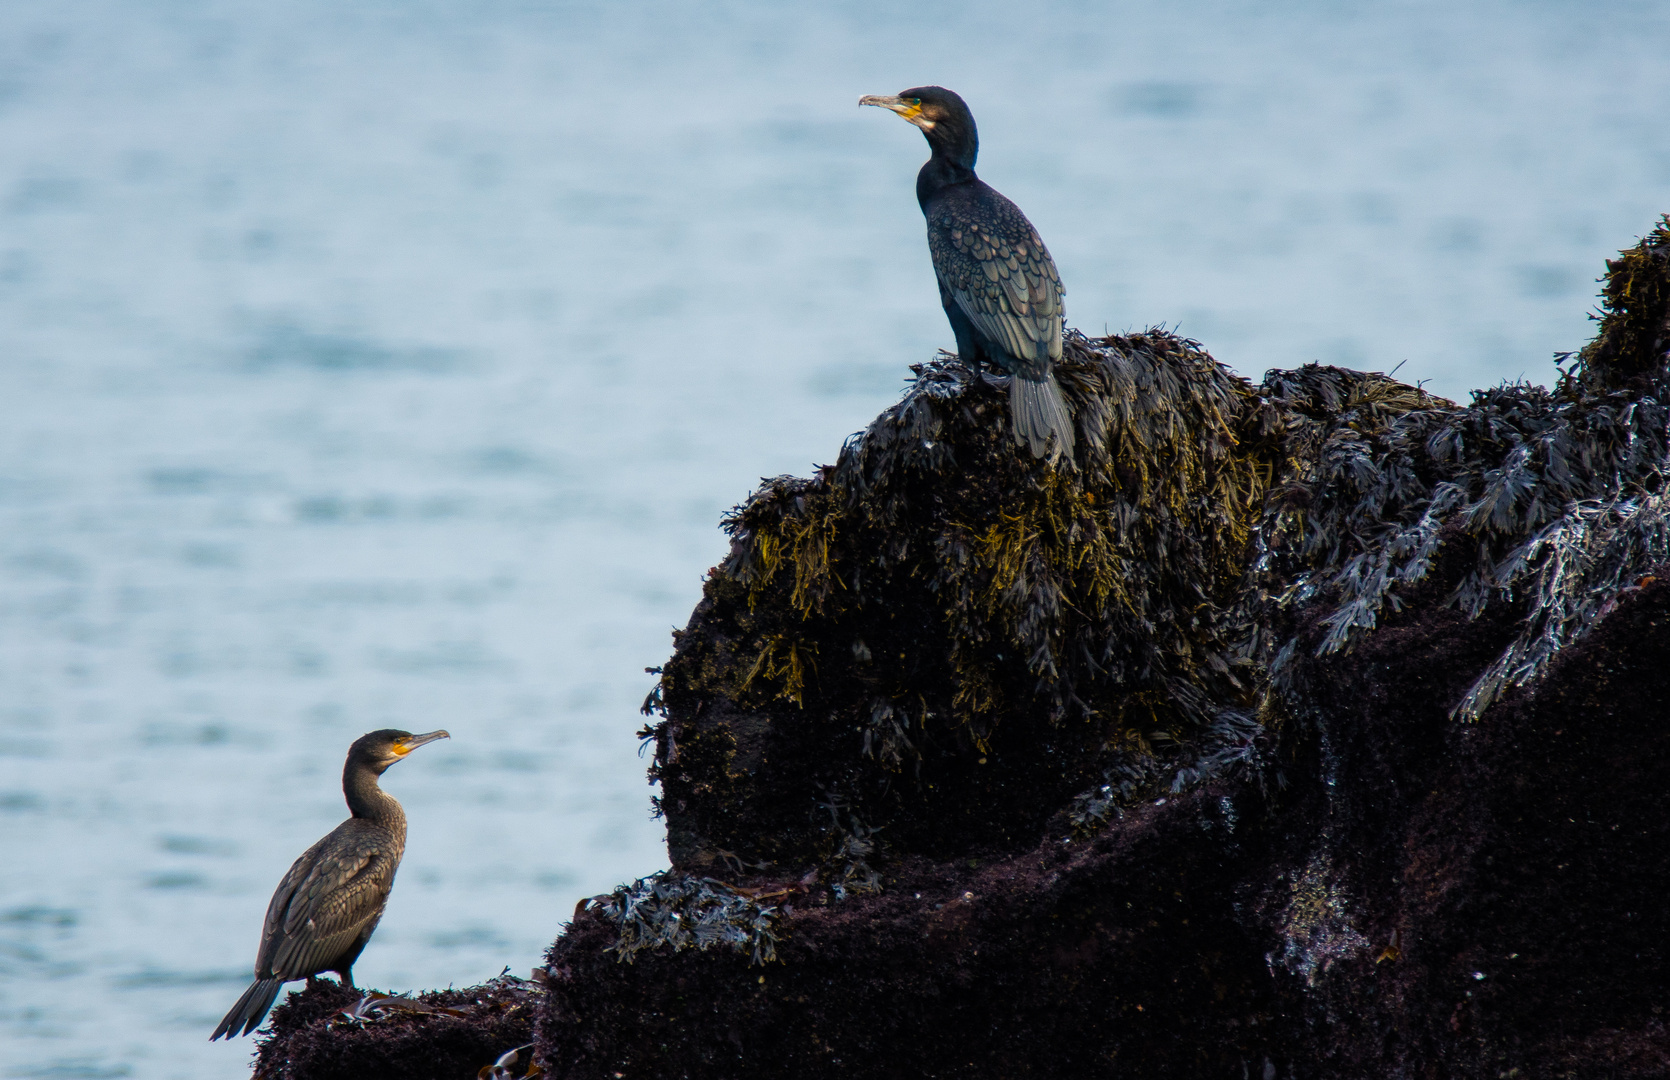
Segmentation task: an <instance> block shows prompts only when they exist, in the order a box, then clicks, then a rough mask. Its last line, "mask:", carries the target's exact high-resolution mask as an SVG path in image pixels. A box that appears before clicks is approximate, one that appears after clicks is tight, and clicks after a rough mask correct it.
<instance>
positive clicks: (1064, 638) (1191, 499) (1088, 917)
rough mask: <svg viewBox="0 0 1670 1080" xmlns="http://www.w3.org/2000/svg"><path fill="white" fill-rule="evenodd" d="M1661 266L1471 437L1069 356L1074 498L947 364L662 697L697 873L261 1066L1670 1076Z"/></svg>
mask: <svg viewBox="0 0 1670 1080" xmlns="http://www.w3.org/2000/svg"><path fill="white" fill-rule="evenodd" d="M1666 250H1670V232H1667V231H1666V229H1665V228H1663V227H1661V228H1660V229H1659V230H1658V231H1656V232H1655V233H1654V234H1653V235H1652V236H1651V237H1649V238H1648V240H1647V241H1646V242H1644V243H1643V244H1642V245H1640V246H1639V247H1638V248H1636V249H1632V251H1630V252H1625V253H1623V255H1622V256H1621V257H1620V259H1619V260H1617V261H1616V262H1613V263H1611V264H1609V267H1610V269H1611V275H1610V277H1609V281H1608V289H1607V293H1606V294H1605V301H1604V303H1605V313H1604V317H1603V319H1602V322H1601V327H1600V333H1599V335H1598V336H1597V338H1596V343H1595V344H1594V345H1591V346H1590V348H1588V349H1586V350H1585V351H1584V352H1583V353H1582V354H1579V356H1578V357H1577V358H1576V361H1575V363H1574V364H1573V366H1572V368H1571V370H1570V371H1569V372H1568V373H1567V374H1566V375H1565V377H1564V378H1563V379H1562V380H1561V382H1560V384H1559V385H1558V386H1557V387H1555V389H1553V390H1552V391H1550V390H1544V389H1542V388H1540V387H1531V386H1504V387H1499V388H1496V389H1493V390H1490V391H1481V392H1479V393H1478V394H1477V395H1475V399H1474V400H1473V401H1472V402H1471V403H1469V404H1467V405H1465V406H1461V405H1455V404H1452V403H1450V402H1446V401H1442V400H1440V399H1436V398H1433V397H1431V396H1430V395H1426V394H1424V393H1422V392H1421V391H1420V390H1419V389H1418V388H1415V387H1409V386H1405V385H1403V384H1399V383H1396V382H1395V381H1393V380H1391V379H1388V378H1386V377H1384V376H1378V375H1372V374H1364V373H1357V372H1349V371H1345V370H1342V369H1332V368H1321V367H1317V366H1314V365H1313V366H1311V367H1307V368H1303V369H1299V370H1296V371H1285V372H1271V373H1269V374H1268V375H1267V376H1266V378H1265V380H1264V382H1263V383H1262V384H1261V385H1256V386H1255V385H1252V384H1249V383H1247V382H1245V381H1244V380H1240V379H1238V378H1236V377H1234V376H1233V375H1231V374H1229V373H1228V372H1226V371H1225V370H1224V369H1222V368H1221V367H1219V366H1218V365H1217V364H1216V363H1215V362H1213V361H1212V360H1211V358H1210V357H1209V356H1207V355H1206V354H1205V353H1204V351H1202V350H1201V349H1200V348H1199V346H1198V345H1196V344H1194V343H1192V342H1187V341H1182V340H1180V339H1177V338H1174V337H1171V336H1169V335H1166V334H1164V333H1162V332H1158V331H1153V332H1150V333H1148V334H1144V335H1137V336H1133V337H1124V338H1106V339H1098V340H1094V341H1092V340H1089V339H1084V338H1074V339H1073V340H1072V342H1071V343H1070V348H1069V350H1068V357H1067V359H1066V361H1065V362H1064V365H1063V373H1062V383H1063V385H1064V387H1065V388H1066V392H1067V394H1068V396H1069V398H1070V399H1071V401H1072V403H1073V406H1074V411H1075V416H1076V418H1077V420H1078V423H1079V425H1080V432H1079V435H1080V439H1079V445H1080V457H1079V460H1078V461H1077V463H1076V466H1075V467H1074V468H1072V469H1062V470H1054V469H1050V468H1049V467H1047V466H1045V465H1043V464H1040V463H1038V462H1035V461H1033V460H1032V459H1031V458H1030V457H1029V456H1023V455H1022V454H1021V453H1020V452H1018V451H1017V450H1016V449H1015V448H1014V447H1013V446H1012V445H1010V444H1009V443H1008V442H1007V441H1006V438H1005V435H1006V427H1005V425H1003V424H1002V423H1001V422H1000V419H1001V416H1002V414H1001V403H1002V400H1003V398H1002V395H1001V390H1000V388H999V387H997V386H994V385H993V384H992V382H991V380H989V379H987V378H984V377H983V376H982V375H981V374H980V373H978V372H972V371H969V370H967V369H965V368H963V367H962V366H961V365H960V364H958V363H957V362H956V361H955V360H954V359H953V358H945V359H942V360H941V361H938V362H936V363H935V364H931V365H924V366H923V368H922V369H920V370H919V373H918V379H917V383H916V386H915V388H914V389H913V390H912V391H911V392H910V393H908V394H907V395H906V397H905V399H904V400H903V401H901V403H900V404H899V405H898V406H895V407H894V409H892V410H890V411H889V412H888V413H885V414H883V416H882V417H879V418H878V419H877V421H876V423H875V424H874V425H872V426H871V428H870V429H869V430H868V431H866V432H865V433H863V434H862V435H861V436H858V437H855V439H854V440H853V441H852V442H850V443H849V444H848V446H847V447H846V448H844V449H843V451H842V454H841V456H840V459H839V460H838V461H837V463H836V465H834V466H831V467H829V468H826V469H824V470H821V471H820V473H819V474H818V475H817V476H815V477H813V478H811V479H806V480H802V479H794V478H779V479H778V480H774V481H769V482H767V484H766V485H765V486H764V487H762V489H761V490H760V492H758V493H756V495H755V496H754V498H753V499H751V500H750V501H749V503H747V504H745V505H744V506H742V507H739V508H738V510H737V512H736V513H735V515H734V516H733V518H732V519H731V530H732V535H733V546H732V551H731V554H730V556H729V558H728V559H727V560H726V562H725V563H724V564H722V565H721V566H719V567H716V568H715V569H714V571H713V573H712V575H711V577H710V580H709V582H708V583H707V587H706V590H705V594H704V599H703V601H702V604H701V606H699V607H698V609H697V610H696V612H695V613H694V615H693V617H692V620H691V623H690V625H689V626H688V627H687V628H686V629H685V630H684V631H683V632H681V634H680V635H679V636H678V639H677V642H676V651H675V655H674V657H673V658H672V660H670V661H669V663H668V664H667V665H666V668H665V670H664V672H663V675H662V679H661V683H660V686H659V687H658V690H657V693H656V695H654V696H652V700H651V702H650V703H648V704H649V709H650V711H651V712H652V713H654V716H655V718H654V722H653V723H652V726H651V727H649V728H647V729H646V730H645V732H644V735H645V737H646V738H647V739H651V740H653V743H654V749H655V764H654V767H653V769H652V776H653V777H654V778H656V779H657V780H659V781H660V783H661V784H662V788H663V791H662V796H661V799H660V803H659V806H660V808H661V809H662V810H663V811H664V813H665V815H666V817H667V820H668V832H669V847H670V850H671V854H672V857H673V864H674V867H673V870H672V871H670V872H669V873H668V874H666V875H661V876H657V877H653V878H650V879H646V880H644V881H641V882H637V883H634V884H633V885H631V886H623V887H622V888H621V889H620V890H617V891H616V892H615V893H614V894H613V895H612V896H608V897H598V898H594V899H593V900H591V901H589V902H587V903H586V904H583V905H582V907H581V908H580V909H579V910H578V911H577V912H576V916H575V920H574V921H573V923H572V924H571V925H569V926H568V927H567V928H566V931H565V933H564V934H563V936H562V937H560V938H559V939H558V940H557V942H556V944H555V945H554V946H553V947H552V949H551V952H550V954H549V957H548V967H547V968H546V970H545V975H546V978H545V980H544V983H543V985H542V986H541V987H538V988H533V987H531V986H530V987H527V988H525V989H517V990H515V991H514V993H512V991H510V990H508V989H505V988H504V987H502V986H500V984H492V985H493V986H500V989H497V990H492V991H491V993H490V994H489V995H488V1001H487V1004H478V1005H476V1006H472V1008H476V1009H477V1010H478V1012H477V1013H471V1014H469V1015H468V1016H466V1017H441V1018H437V1017H435V1016H433V1015H428V1014H425V1015H408V1014H404V1013H390V1014H388V1015H386V1016H383V1017H377V1018H373V1019H372V1020H370V1021H368V1022H366V1023H364V1024H363V1026H354V1025H352V1024H350V1023H346V1022H344V1021H342V1020H340V1019H334V1020H333V1019H332V1018H331V1017H332V1015H333V1013H332V1009H333V1008H334V1009H336V1010H339V1009H340V1005H336V1006H332V1005H331V1004H330V1003H329V1002H327V1001H326V998H327V997H328V996H329V993H330V992H331V991H329V990H327V989H325V988H324V987H322V986H321V987H317V988H314V989H311V990H309V991H308V992H307V994H304V995H302V996H301V997H300V998H297V999H294V1001H293V1004H292V1005H290V1006H287V1007H286V1009H284V1010H281V1011H279V1012H277V1013H275V1020H274V1024H275V1028H274V1034H273V1035H272V1036H271V1037H270V1038H269V1039H268V1041H267V1042H266V1043H265V1044H264V1046H263V1050H262V1055H263V1057H262V1061H263V1063H264V1064H263V1068H267V1067H268V1066H267V1065H266V1064H265V1063H266V1062H267V1061H268V1059H269V1057H270V1058H271V1060H272V1062H274V1063H277V1062H281V1061H282V1062H283V1063H284V1065H283V1068H285V1069H288V1070H289V1071H286V1072H278V1071H271V1072H269V1073H267V1074H268V1075H273V1076H278V1075H284V1076H295V1077H303V1076H307V1077H313V1076H319V1077H323V1076H339V1075H340V1076H349V1075H353V1076H379V1075H430V1073H417V1072H403V1071H399V1070H397V1069H394V1068H393V1066H392V1065H390V1064H388V1063H389V1062H393V1061H395V1060H396V1058H397V1057H398V1056H399V1055H400V1054H402V1053H406V1051H405V1050H403V1049H399V1048H400V1047H405V1046H410V1047H413V1048H415V1047H419V1046H422V1045H425V1040H428V1041H429V1042H430V1043H432V1044H433V1046H434V1047H436V1048H438V1047H440V1046H442V1045H443V1044H445V1045H448V1046H453V1045H456V1046H457V1047H459V1048H460V1049H458V1050H457V1051H456V1052H457V1053H458V1054H466V1051H465V1050H464V1049H462V1048H463V1047H464V1040H465V1038H466V1034H465V1033H466V1029H471V1030H475V1031H477V1032H478V1033H480V1032H484V1031H485V1030H486V1029H487V1027H488V1026H490V1025H491V1024H493V1023H505V1022H507V1021H506V1020H505V1019H504V1018H507V1017H509V1016H510V1015H511V1014H512V1013H515V1015H516V1016H517V1017H518V1018H520V1017H521V1016H523V1015H525V1013H526V1012H530V1011H531V1012H536V1013H537V1021H536V1023H535V1025H534V1034H533V1036H532V1038H533V1039H534V1041H535V1043H536V1047H535V1056H536V1058H537V1060H538V1061H539V1062H540V1063H541V1065H542V1067H543V1069H544V1071H545V1073H546V1074H547V1075H551V1076H560V1077H575V1078H590V1077H599V1078H602V1077H630V1076H656V1077H693V1078H694V1077H736V1076H783V1075H795V1076H804V1077H824V1076H828V1077H848V1076H853V1075H860V1076H869V1075H913V1076H915V1075H919V1076H924V1077H934V1076H938V1077H998V1076H1003V1077H1011V1076H1025V1075H1035V1076H1059V1075H1074V1074H1081V1073H1088V1074H1091V1075H1129V1076H1145V1077H1146V1076H1191V1077H1193V1076H1227V1077H1243V1076H1245V1077H1261V1078H1268V1077H1289V1076H1294V1077H1311V1076H1316V1077H1320V1076H1328V1077H1385V1076H1407V1077H1451V1076H1455V1077H1493V1078H1495V1077H1566V1076H1574V1077H1575V1076H1581V1077H1587V1076H1597V1075H1603V1076H1619V1077H1648V1076H1661V1075H1665V1074H1666V1073H1667V1072H1670V1034H1667V1031H1666V1028H1665V1014H1664V1010H1665V1008H1666V1007H1670V1001H1667V1000H1666V991H1665V987H1666V986H1670V963H1667V957H1666V947H1665V945H1664V944H1663V943H1664V942H1665V941H1666V938H1667V931H1670V907H1667V905H1666V904H1665V902H1664V897H1665V896H1666V895H1667V894H1670V889H1667V886H1670V873H1667V872H1666V869H1665V867H1666V856H1665V854H1664V853H1665V852H1667V851H1670V813H1667V812H1666V810H1665V807H1666V806H1670V767H1667V766H1670V725H1667V724H1666V723H1665V716H1666V712H1665V708H1666V707H1665V704H1664V703H1665V702H1666V701H1670V634H1667V632H1666V631H1667V630H1670V577H1663V578H1661V576H1660V572H1661V568H1662V567H1663V566H1664V564H1665V562H1666V561H1667V559H1670V523H1667V522H1670V514H1667V513H1666V508H1665V506H1664V505H1663V502H1662V499H1663V494H1662V492H1661V485H1662V478H1663V470H1664V467H1665V465H1666V463H1667V461H1670V457H1667V451H1670V430H1667V427H1670V411H1667V409H1666V407H1665V405H1664V404H1663V403H1664V402H1665V401H1670V377H1667V375H1666V364H1665V346H1666V343H1667V342H1670V333H1666V319H1667V316H1666V314H1665V312H1666V308H1665V305H1664V304H1663V303H1661V302H1660V300H1662V298H1663V297H1664V296H1667V295H1670V291H1667V290H1666V289H1665V288H1664V286H1665V284H1666V282H1667V281H1670V277H1667V276H1666V275H1667V270H1666V268H1667V267H1670V258H1666V257H1665V254H1664V253H1665V251H1666ZM462 993H465V994H469V993H474V992H473V991H466V992H462ZM493 994H498V995H501V997H503V996H504V995H510V996H509V997H504V998H503V1003H502V1005H494V1004H492V1002H494V1001H498V1000H499V998H494V997H493V996H492V995H493ZM516 995H521V996H520V997H516ZM510 997H516V1001H517V1004H515V1005H514V1006H513V1005H511V1004H510ZM495 1009H497V1010H499V1011H497V1012H495V1011H494V1010H495ZM480 1010H485V1011H480ZM495 1017H497V1018H498V1019H495ZM516 1022H517V1023H521V1022H522V1021H521V1020H520V1019H518V1020H517V1021H516ZM446 1024H455V1025H456V1030H455V1029H454V1028H451V1027H447V1026H445V1025H446ZM512 1038H513V1035H512V1033H511V1031H510V1029H509V1028H508V1027H506V1028H503V1029H502V1030H501V1029H498V1028H495V1029H493V1035H492V1038H491V1039H484V1041H482V1042H481V1043H480V1047H481V1049H479V1050H478V1049H476V1048H475V1047H476V1044H474V1043H471V1044H470V1049H469V1050H468V1051H467V1053H468V1054H475V1055H476V1056H478V1057H482V1055H483V1054H484V1053H485V1054H488V1056H485V1057H482V1060H481V1061H480V1062H477V1063H476V1065H474V1066H471V1067H472V1068H474V1067H478V1066H479V1065H484V1064H486V1063H487V1061H489V1060H491V1055H492V1054H496V1053H499V1052H502V1051H503V1050H504V1049H507V1048H508V1047H509V1046H511V1045H515V1043H514V1042H513V1041H509V1040H511V1039H512ZM400 1040H408V1041H407V1042H401V1041H400ZM447 1040H453V1041H452V1042H447ZM494 1040H497V1042H494ZM490 1042H491V1043H493V1047H494V1048H493V1049H491V1051H490V1052H489V1047H488V1043H490ZM500 1044H502V1045H500ZM378 1046H386V1047H387V1049H386V1050H385V1051H377V1050H375V1049H374V1048H375V1047H378ZM332 1047H335V1050H332V1049H331V1048H332ZM356 1047H358V1048H364V1049H365V1050H366V1053H364V1054H362V1055H361V1056H359V1057H352V1061H353V1065H352V1067H351V1068H350V1067H349V1065H348V1064H346V1063H347V1062H349V1061H350V1058H351V1055H352V1054H356V1053H359V1052H360V1051H359V1050H357V1049H355V1048H356ZM332 1053H335V1054H336V1056H335V1057H332V1056H331V1054H332ZM379 1053H382V1055H383V1056H382V1057H381V1058H379V1057H378V1054H379ZM413 1053H416V1051H415V1050H414V1051H413ZM436 1053H438V1050H436V1051H435V1052H434V1053H432V1054H431V1056H432V1057H433V1056H435V1054H436ZM448 1053H453V1051H450V1050H449V1051H448ZM309 1055H312V1056H309ZM466 1056H467V1055H466ZM449 1060H450V1059H449ZM458 1060H459V1061H460V1062H461V1061H462V1060H463V1058H462V1057H459V1058H458ZM472 1060H473V1059H472ZM378 1062H382V1063H378ZM277 1067H278V1066H277V1065H276V1064H274V1065H273V1066H272V1068H275V1069H276V1068H277ZM449 1067H450V1066H449ZM454 1072H455V1074H456V1073H457V1070H455V1071H454ZM435 1075H440V1074H439V1073H435ZM449 1075H451V1074H449Z"/></svg>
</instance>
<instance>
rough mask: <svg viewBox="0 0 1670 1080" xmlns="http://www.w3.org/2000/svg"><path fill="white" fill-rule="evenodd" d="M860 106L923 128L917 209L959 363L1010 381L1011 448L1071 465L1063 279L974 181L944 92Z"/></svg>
mask: <svg viewBox="0 0 1670 1080" xmlns="http://www.w3.org/2000/svg"><path fill="white" fill-rule="evenodd" d="M858 103H859V104H860V105H879V106H881V107H882V108H884V109H891V110H892V111H893V112H896V113H898V114H899V115H900V116H902V117H904V118H905V119H906V120H908V121H910V122H911V123H912V124H915V125H916V126H917V127H919V128H921V129H922V134H923V135H924V136H926V137H927V140H928V146H929V147H930V148H931V149H932V151H933V156H932V157H930V158H929V159H928V163H927V164H926V165H924V166H922V171H921V172H919V173H917V174H916V201H917V202H918V203H919V204H921V207H922V215H923V216H924V217H925V218H927V219H928V250H929V252H931V253H932V254H933V258H934V276H935V277H937V278H939V302H940V304H941V305H943V306H944V308H945V316H946V318H948V319H950V320H951V330H952V332H953V333H955V334H956V335H957V353H958V355H960V356H961V357H962V358H963V360H965V361H968V362H970V363H973V364H975V365H978V364H979V363H980V362H981V361H984V362H986V363H988V364H991V365H994V366H996V367H1000V368H1002V369H1003V370H1004V371H1006V372H1008V373H1009V375H1010V387H1009V410H1010V415H1011V417H1012V421H1013V427H1014V433H1015V441H1016V442H1018V443H1021V444H1024V445H1027V446H1030V447H1031V448H1032V454H1033V456H1034V457H1043V456H1044V454H1045V453H1046V451H1047V452H1049V453H1050V454H1051V456H1052V457H1053V456H1055V455H1057V454H1061V455H1065V456H1066V457H1067V458H1069V459H1071V458H1072V456H1073V418H1072V414H1071V413H1070V412H1069V411H1068V409H1067V401H1066V399H1065V398H1063V397H1062V395H1061V386H1060V384H1058V383H1057V382H1056V381H1055V364H1056V362H1057V361H1058V360H1060V359H1061V324H1062V319H1063V318H1064V311H1063V308H1062V304H1061V297H1062V294H1063V293H1064V292H1065V290H1064V289H1062V287H1061V275H1059V274H1058V273H1056V270H1055V260H1054V259H1051V258H1050V253H1049V251H1048V250H1047V249H1046V248H1045V247H1044V242H1043V241H1042V240H1040V239H1039V238H1038V230H1037V229H1034V228H1033V227H1032V223H1031V222H1030V221H1028V220H1026V215H1025V214H1023V213H1021V211H1020V208H1019V207H1017V206H1016V205H1015V204H1014V203H1012V202H1010V201H1009V200H1008V199H1006V198H1004V197H1003V196H1002V195H1000V194H998V193H997V192H996V191H994V190H992V188H991V187H989V186H988V185H987V184H985V183H984V182H983V181H981V179H980V178H979V177H978V176H975V175H974V159H975V157H976V156H977V155H978V154H979V152H980V137H979V133H978V132H977V131H976V130H975V127H974V116H973V115H972V114H971V113H970V112H969V111H968V106H967V105H965V104H963V99H962V98H960V97H958V96H957V95H956V94H954V93H952V92H951V91H949V90H947V89H945V88H944V87H943V86H918V87H916V88H914V89H911V90H906V91H905V92H904V93H902V94H899V95H897V96H894V97H877V96H874V95H871V96H867V97H862V98H859V99H858ZM1052 437H1053V438H1054V440H1055V446H1054V447H1053V448H1050V447H1049V442H1050V439H1051V438H1052Z"/></svg>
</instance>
